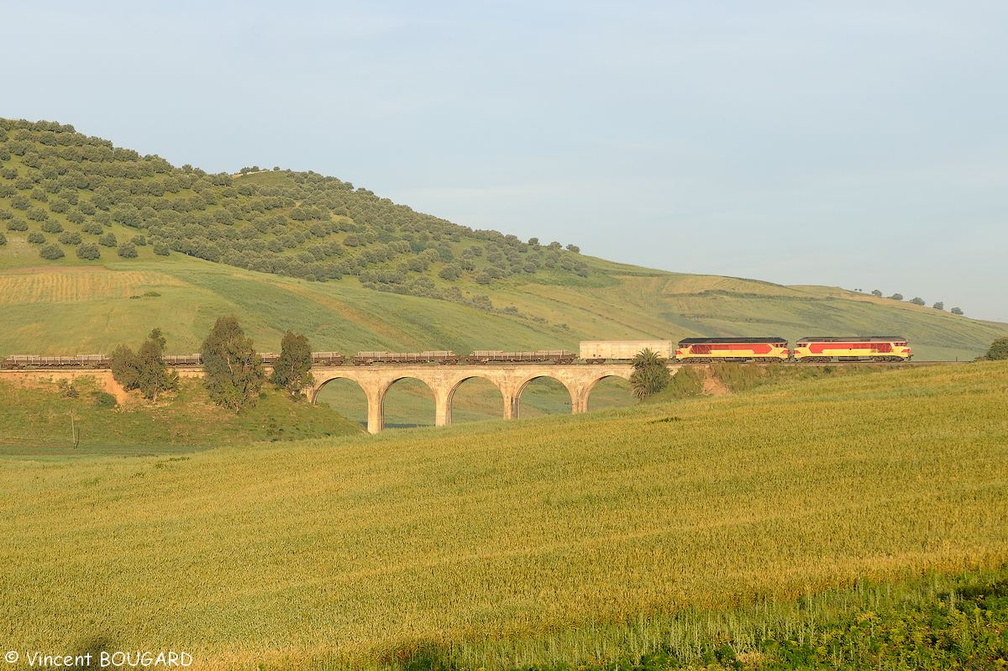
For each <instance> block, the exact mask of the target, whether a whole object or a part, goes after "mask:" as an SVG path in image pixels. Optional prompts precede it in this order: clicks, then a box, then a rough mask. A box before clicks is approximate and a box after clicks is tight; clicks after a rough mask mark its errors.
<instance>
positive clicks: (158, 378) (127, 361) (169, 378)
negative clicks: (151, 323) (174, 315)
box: [109, 329, 178, 402]
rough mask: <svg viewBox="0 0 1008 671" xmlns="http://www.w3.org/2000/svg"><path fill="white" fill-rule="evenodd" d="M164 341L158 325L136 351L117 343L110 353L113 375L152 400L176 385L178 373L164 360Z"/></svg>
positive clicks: (126, 387) (126, 385) (129, 387)
mask: <svg viewBox="0 0 1008 671" xmlns="http://www.w3.org/2000/svg"><path fill="white" fill-rule="evenodd" d="M166 344H167V341H166V340H165V337H164V336H163V335H162V334H161V329H154V330H153V331H151V332H150V335H148V336H147V340H145V341H144V342H143V343H142V344H141V345H140V348H139V349H138V350H137V351H136V352H134V351H133V350H132V349H130V348H129V347H127V346H126V345H119V346H118V347H116V348H115V350H113V351H112V354H111V355H110V356H109V363H110V365H111V368H112V377H114V378H115V379H116V382H118V383H119V384H121V385H122V387H123V389H125V390H127V391H131V390H133V389H139V390H140V393H141V394H143V397H144V398H146V399H148V400H150V401H155V402H156V401H157V400H158V396H159V395H160V394H161V392H163V391H174V390H175V389H178V374H177V373H174V372H171V371H169V370H168V367H167V366H166V365H165V362H164V350H165V345H166Z"/></svg>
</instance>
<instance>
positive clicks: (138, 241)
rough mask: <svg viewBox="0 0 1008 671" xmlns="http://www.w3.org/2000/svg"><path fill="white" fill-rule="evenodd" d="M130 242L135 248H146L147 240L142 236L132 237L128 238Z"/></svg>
mask: <svg viewBox="0 0 1008 671" xmlns="http://www.w3.org/2000/svg"><path fill="white" fill-rule="evenodd" d="M130 242H132V243H133V244H134V245H136V246H137V247H146V246H147V238H145V237H144V236H142V235H134V236H133V237H132V238H130Z"/></svg>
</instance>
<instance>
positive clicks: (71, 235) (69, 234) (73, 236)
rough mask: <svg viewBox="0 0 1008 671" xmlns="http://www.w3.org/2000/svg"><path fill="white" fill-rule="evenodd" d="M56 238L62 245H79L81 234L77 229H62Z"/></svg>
mask: <svg viewBox="0 0 1008 671" xmlns="http://www.w3.org/2000/svg"><path fill="white" fill-rule="evenodd" d="M58 239H59V241H60V242H62V243H63V244H64V245H79V244H80V243H81V236H80V233H78V232H77V231H63V232H62V233H60V234H59V238H58Z"/></svg>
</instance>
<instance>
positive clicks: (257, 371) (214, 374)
mask: <svg viewBox="0 0 1008 671" xmlns="http://www.w3.org/2000/svg"><path fill="white" fill-rule="evenodd" d="M200 353H201V354H202V356H203V371H204V373H205V375H206V379H205V385H206V388H207V391H208V392H209V393H210V398H211V399H212V400H213V401H214V403H217V404H218V405H222V406H224V407H225V408H229V409H231V410H234V411H235V412H237V411H239V410H241V409H242V408H244V407H246V406H251V405H254V404H255V401H256V398H257V397H258V396H259V390H260V389H261V388H262V384H263V380H265V378H266V375H265V373H264V372H263V367H262V359H261V358H260V357H259V355H258V354H256V351H255V348H254V347H253V346H252V339H251V338H249V337H248V336H246V335H245V332H244V331H242V329H241V327H240V326H239V325H238V319H237V318H236V317H220V318H219V319H218V320H217V323H216V324H214V327H213V329H212V330H211V331H210V334H209V335H208V336H207V338H206V340H204V341H203V346H202V348H201V349H200Z"/></svg>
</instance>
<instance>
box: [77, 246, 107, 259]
mask: <svg viewBox="0 0 1008 671" xmlns="http://www.w3.org/2000/svg"><path fill="white" fill-rule="evenodd" d="M77 258H79V259H85V260H87V261H95V260H96V259H100V258H101V250H99V249H98V245H96V244H95V243H93V242H89V243H87V244H84V245H80V246H78V247H77Z"/></svg>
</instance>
